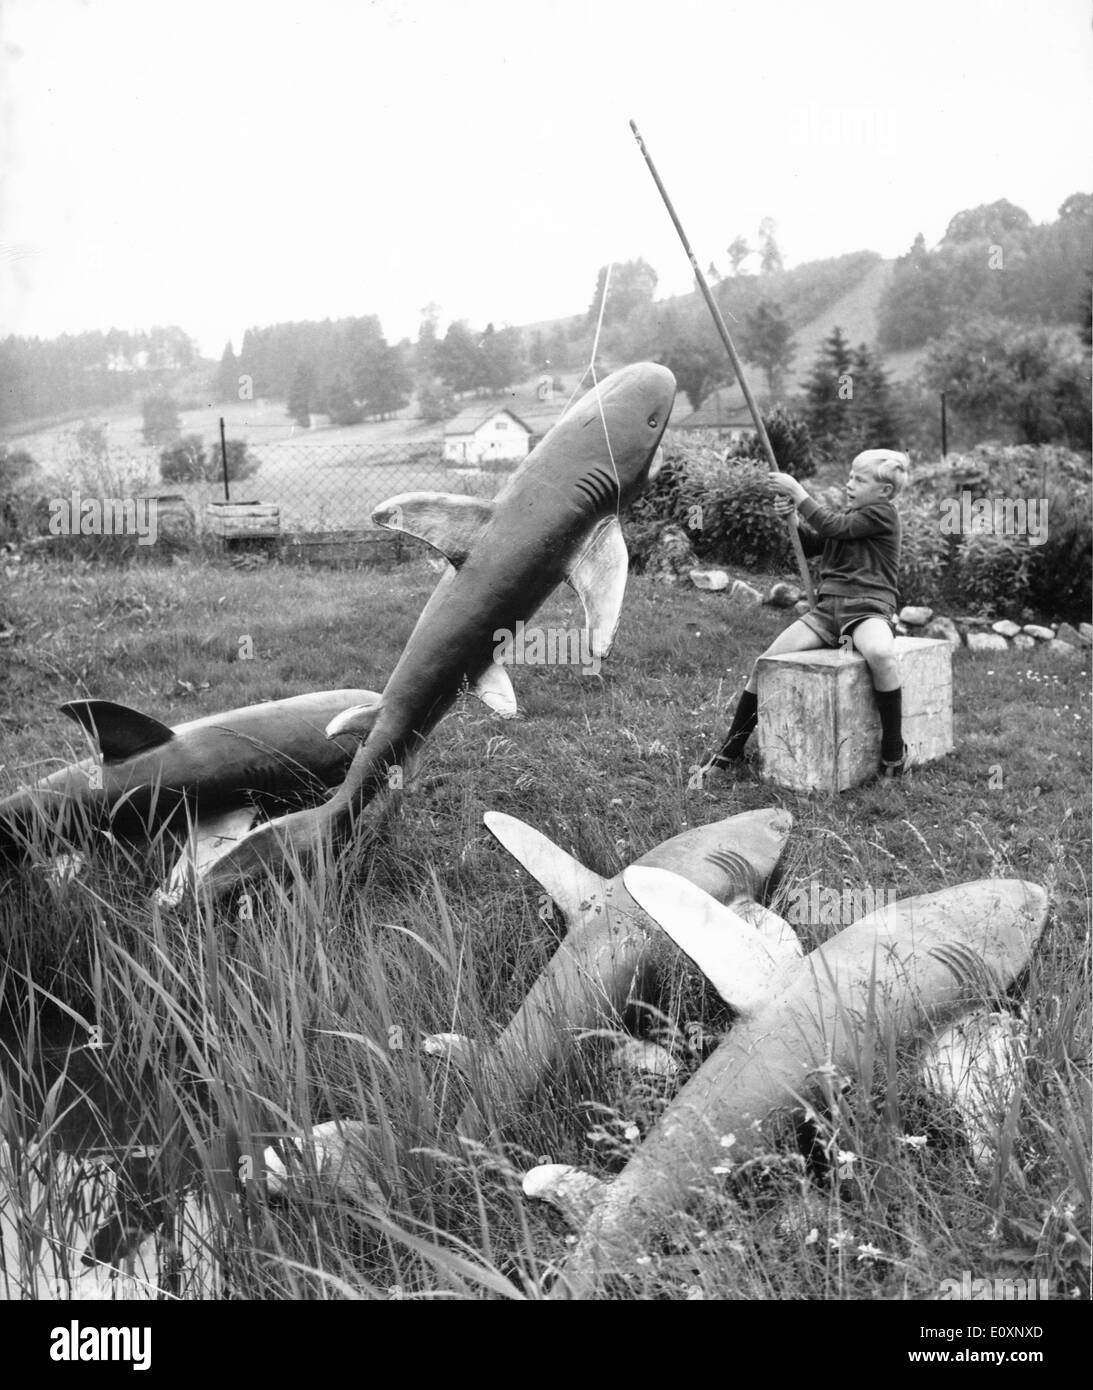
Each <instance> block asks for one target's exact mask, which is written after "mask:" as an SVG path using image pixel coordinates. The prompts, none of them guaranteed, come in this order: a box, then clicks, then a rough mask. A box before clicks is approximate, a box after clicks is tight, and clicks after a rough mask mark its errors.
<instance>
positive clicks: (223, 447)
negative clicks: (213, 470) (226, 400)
mask: <svg viewBox="0 0 1093 1390" xmlns="http://www.w3.org/2000/svg"><path fill="white" fill-rule="evenodd" d="M220 465H221V467H222V468H223V470H224V501H225V502H230V501H231V494H230V493H229V492H228V444H227V441H226V440H225V438H224V417H223V415H221V417H220Z"/></svg>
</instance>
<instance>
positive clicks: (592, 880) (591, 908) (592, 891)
mask: <svg viewBox="0 0 1093 1390" xmlns="http://www.w3.org/2000/svg"><path fill="white" fill-rule="evenodd" d="M482 819H483V821H485V823H486V829H487V830H489V831H490V833H491V834H492V835H494V836H496V838H497V839H498V840H500V841H501V843H502V844H503V845H504V846H505V848H506V849H507V850H508V852H509V853H510V854H511V855H512V857H513V858H514V859H515V860H517V861H518V862H519V863H520V864H522V865H523V866H524V868H525V869H526V870H527V871H528V873H529V874H530V875H531V876H532V878H533V879H535V881H536V882H537V883H540V884H542V886H543V887H544V888H545V889H546V891H547V892H548V893H549V894H550V897H551V899H552V900H553V902H554V903H555V905H556V906H557V907H558V908H559V910H560V911H561V913H562V915H563V916H564V917H565V919H566V921H567V922H571V923H572V922H575V921H579V920H580V918H581V917H585V918H590V917H591V914H592V913H593V912H595V911H602V910H603V907H604V904H605V901H606V894H605V889H606V886H607V885H606V884H605V882H604V880H603V879H602V878H601V877H600V876H599V874H594V873H593V872H592V871H591V869H586V868H585V866H584V865H583V864H582V863H581V862H580V860H578V859H574V858H573V856H572V855H571V854H567V853H566V852H565V850H564V849H559V848H558V846H557V845H556V844H554V842H553V841H552V840H548V839H547V837H546V836H545V835H543V834H541V833H540V832H539V831H538V830H533V829H532V827H531V826H530V825H525V823H524V822H523V821H522V820H517V819H516V817H515V816H506V815H505V814H504V812H502V811H487V812H486V813H485V815H483V817H482Z"/></svg>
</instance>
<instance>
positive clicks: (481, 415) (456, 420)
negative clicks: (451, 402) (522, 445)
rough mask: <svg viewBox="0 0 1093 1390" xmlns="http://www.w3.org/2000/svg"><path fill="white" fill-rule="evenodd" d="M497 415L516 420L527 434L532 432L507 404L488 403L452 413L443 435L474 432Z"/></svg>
mask: <svg viewBox="0 0 1093 1390" xmlns="http://www.w3.org/2000/svg"><path fill="white" fill-rule="evenodd" d="M497 415H508V416H509V417H510V418H511V419H513V420H515V421H516V423H517V424H518V425H519V426H520V428H521V429H524V430H527V432H528V434H531V433H532V428H531V426H530V425H528V424H525V423H524V421H523V420H521V419H520V417H519V415H517V414H516V412H515V411H513V410H509V408H508V407H507V406H503V405H500V406H499V405H488V404H486V405H483V404H479V405H472V406H468V407H467V408H466V410H461V411H460V412H459V414H458V415H453V416H452V418H451V419H450V420H448V421H447V422H446V424H445V426H444V433H445V435H451V434H474V432H475V430H478V429H481V427H482V426H483V425H485V424H488V423H489V421H490V420H492V419H493V418H494V417H495V416H497Z"/></svg>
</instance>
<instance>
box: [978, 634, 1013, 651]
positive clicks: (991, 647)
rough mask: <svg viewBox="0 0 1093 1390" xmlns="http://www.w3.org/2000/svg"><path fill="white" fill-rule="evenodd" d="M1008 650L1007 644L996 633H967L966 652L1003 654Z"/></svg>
mask: <svg viewBox="0 0 1093 1390" xmlns="http://www.w3.org/2000/svg"><path fill="white" fill-rule="evenodd" d="M1008 649H1009V643H1008V642H1007V641H1006V639H1005V638H1004V637H999V636H998V634H997V632H969V633H968V650H969V651H971V652H1004V651H1007V650H1008Z"/></svg>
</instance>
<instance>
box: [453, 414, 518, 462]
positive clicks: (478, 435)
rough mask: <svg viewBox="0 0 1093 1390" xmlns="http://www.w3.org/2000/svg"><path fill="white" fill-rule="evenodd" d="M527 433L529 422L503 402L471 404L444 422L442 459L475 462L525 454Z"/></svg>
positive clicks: (515, 457) (514, 457)
mask: <svg viewBox="0 0 1093 1390" xmlns="http://www.w3.org/2000/svg"><path fill="white" fill-rule="evenodd" d="M531 433H532V432H531V428H530V426H528V425H525V424H524V422H523V420H521V419H520V417H519V416H518V415H514V414H513V412H512V411H511V410H508V409H506V408H505V407H503V406H502V407H498V406H496V405H478V406H472V407H470V408H469V409H467V410H461V411H460V412H459V414H458V415H456V416H454V417H453V418H452V419H451V420H449V421H448V423H447V424H446V425H445V426H444V461H445V463H466V464H478V463H486V462H488V461H489V460H491V459H510V460H514V461H516V460H519V459H523V458H527V456H528V451H529V449H530V447H531V444H530V441H531Z"/></svg>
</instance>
